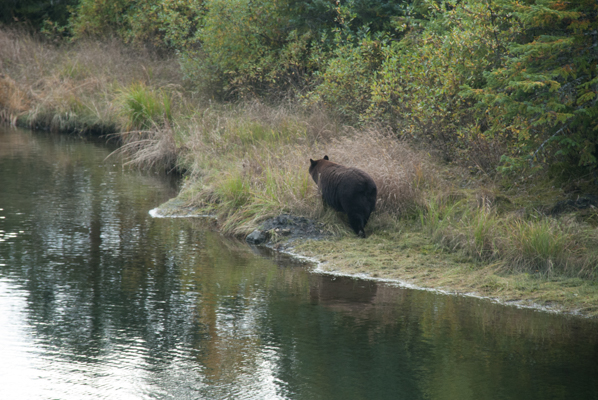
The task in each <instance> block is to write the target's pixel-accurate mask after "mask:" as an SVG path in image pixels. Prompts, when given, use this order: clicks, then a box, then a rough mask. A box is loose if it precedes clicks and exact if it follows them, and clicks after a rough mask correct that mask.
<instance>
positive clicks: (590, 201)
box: [550, 195, 598, 215]
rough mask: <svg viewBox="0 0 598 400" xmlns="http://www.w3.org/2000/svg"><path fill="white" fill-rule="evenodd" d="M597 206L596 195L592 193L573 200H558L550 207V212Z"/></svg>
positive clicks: (558, 212) (597, 199) (559, 212)
mask: <svg viewBox="0 0 598 400" xmlns="http://www.w3.org/2000/svg"><path fill="white" fill-rule="evenodd" d="M595 207H598V197H596V196H592V195H585V196H579V197H578V198H577V199H575V200H563V201H559V202H558V203H556V204H555V205H554V207H552V209H551V210H550V214H552V215H558V214H561V213H564V212H571V211H577V210H583V209H585V208H595Z"/></svg>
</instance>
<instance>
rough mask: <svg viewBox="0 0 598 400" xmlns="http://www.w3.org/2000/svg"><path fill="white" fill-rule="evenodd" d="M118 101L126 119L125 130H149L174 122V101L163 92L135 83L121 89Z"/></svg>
mask: <svg viewBox="0 0 598 400" xmlns="http://www.w3.org/2000/svg"><path fill="white" fill-rule="evenodd" d="M117 101H118V102H119V103H120V104H121V106H120V113H121V115H122V116H124V118H125V119H126V123H125V126H124V129H125V130H127V131H131V130H148V129H150V128H153V127H155V126H162V125H164V123H165V122H169V121H172V100H171V98H170V96H169V95H168V94H167V93H166V92H164V91H162V90H155V89H153V88H151V87H148V86H147V85H145V84H144V83H142V82H135V83H133V84H131V85H129V86H127V87H124V88H122V89H121V91H120V94H119V96H118V98H117Z"/></svg>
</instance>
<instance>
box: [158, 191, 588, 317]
mask: <svg viewBox="0 0 598 400" xmlns="http://www.w3.org/2000/svg"><path fill="white" fill-rule="evenodd" d="M173 203H175V204H177V203H178V204H177V205H178V207H180V205H181V204H182V203H180V200H179V199H178V198H174V199H171V200H169V201H168V202H166V203H164V204H162V205H160V206H158V207H156V208H154V209H152V210H150V211H149V214H150V216H152V218H216V216H214V215H207V214H201V213H197V212H193V211H194V210H193V209H192V208H188V207H187V208H186V209H185V213H182V212H181V210H182V209H183V208H178V207H174V208H173ZM163 207H165V208H166V209H165V208H163ZM195 211H197V210H195ZM272 219H274V218H272ZM277 239H278V240H274V241H272V240H270V239H268V240H267V241H266V242H264V243H261V244H251V243H249V242H247V241H245V242H246V244H247V245H248V246H263V247H266V248H268V249H270V250H273V251H276V252H279V253H283V254H287V255H289V256H291V257H293V258H295V259H298V260H301V261H303V262H305V263H309V264H311V265H313V267H310V272H311V273H315V274H325V275H333V276H339V277H349V278H354V279H362V280H369V281H375V282H379V283H384V284H387V285H392V286H396V287H400V288H404V289H412V290H421V291H426V292H432V293H435V294H440V295H445V296H462V297H470V298H475V299H480V300H485V301H490V302H491V303H494V304H500V305H503V306H507V307H515V308H518V309H531V310H535V311H539V312H545V313H551V314H561V315H566V316H572V317H580V318H585V319H596V318H597V316H596V315H595V314H592V313H584V312H582V310H583V307H577V308H575V307H567V306H566V305H564V304H559V303H553V304H551V305H543V304H540V303H538V302H534V301H533V300H532V299H518V300H510V299H508V298H505V297H501V296H492V295H484V294H480V293H479V292H478V291H475V290H472V291H462V290H459V289H458V288H453V287H444V286H440V287H435V286H430V285H426V284H425V280H424V282H423V283H424V284H421V283H414V282H410V281H408V280H405V279H404V278H403V279H402V278H388V277H380V276H375V275H376V274H378V273H379V272H380V271H371V272H370V273H365V272H350V271H347V270H343V268H338V267H336V266H335V265H334V264H330V262H329V261H326V260H325V255H313V254H308V253H306V252H304V251H301V250H297V246H294V245H293V244H295V243H296V242H299V243H298V244H300V245H304V244H305V242H306V241H310V240H316V241H319V242H321V243H333V242H332V240H330V239H331V238H330V237H328V238H326V237H322V238H318V239H306V238H297V237H294V238H293V239H286V240H285V239H284V238H283V239H282V240H280V238H277ZM337 239H338V238H337ZM340 240H342V239H340ZM366 240H367V239H366ZM329 267H331V268H329Z"/></svg>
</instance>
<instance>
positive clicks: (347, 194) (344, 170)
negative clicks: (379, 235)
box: [309, 156, 378, 238]
mask: <svg viewBox="0 0 598 400" xmlns="http://www.w3.org/2000/svg"><path fill="white" fill-rule="evenodd" d="M309 161H310V163H311V165H310V166H309V174H310V175H311V177H312V178H313V180H314V182H316V184H317V185H318V187H319V188H320V192H321V193H322V199H323V200H324V202H326V203H327V204H328V205H329V206H330V207H332V208H334V209H335V210H336V211H341V212H344V213H346V214H347V216H348V217H349V224H350V225H351V228H353V230H354V231H355V233H356V234H357V235H359V236H360V237H362V238H365V231H364V227H365V224H367V222H368V219H369V218H370V214H371V213H372V211H374V208H375V207H376V195H377V194H378V189H377V188H376V184H375V183H374V180H373V179H372V178H371V177H370V176H369V175H368V174H366V173H365V172H363V171H362V170H360V169H357V168H349V167H345V166H343V165H339V164H336V163H333V162H332V161H330V160H329V158H328V156H324V158H323V159H321V160H315V161H314V160H312V159H311V158H310V159H309Z"/></svg>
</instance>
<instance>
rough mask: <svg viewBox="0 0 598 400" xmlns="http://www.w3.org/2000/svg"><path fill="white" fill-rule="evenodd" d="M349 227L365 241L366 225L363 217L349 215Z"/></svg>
mask: <svg viewBox="0 0 598 400" xmlns="http://www.w3.org/2000/svg"><path fill="white" fill-rule="evenodd" d="M348 217H349V225H351V228H352V229H353V231H354V232H355V233H356V234H357V236H359V237H361V238H364V239H365V230H364V228H365V223H364V221H363V217H362V216H361V215H356V214H349V215H348Z"/></svg>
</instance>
